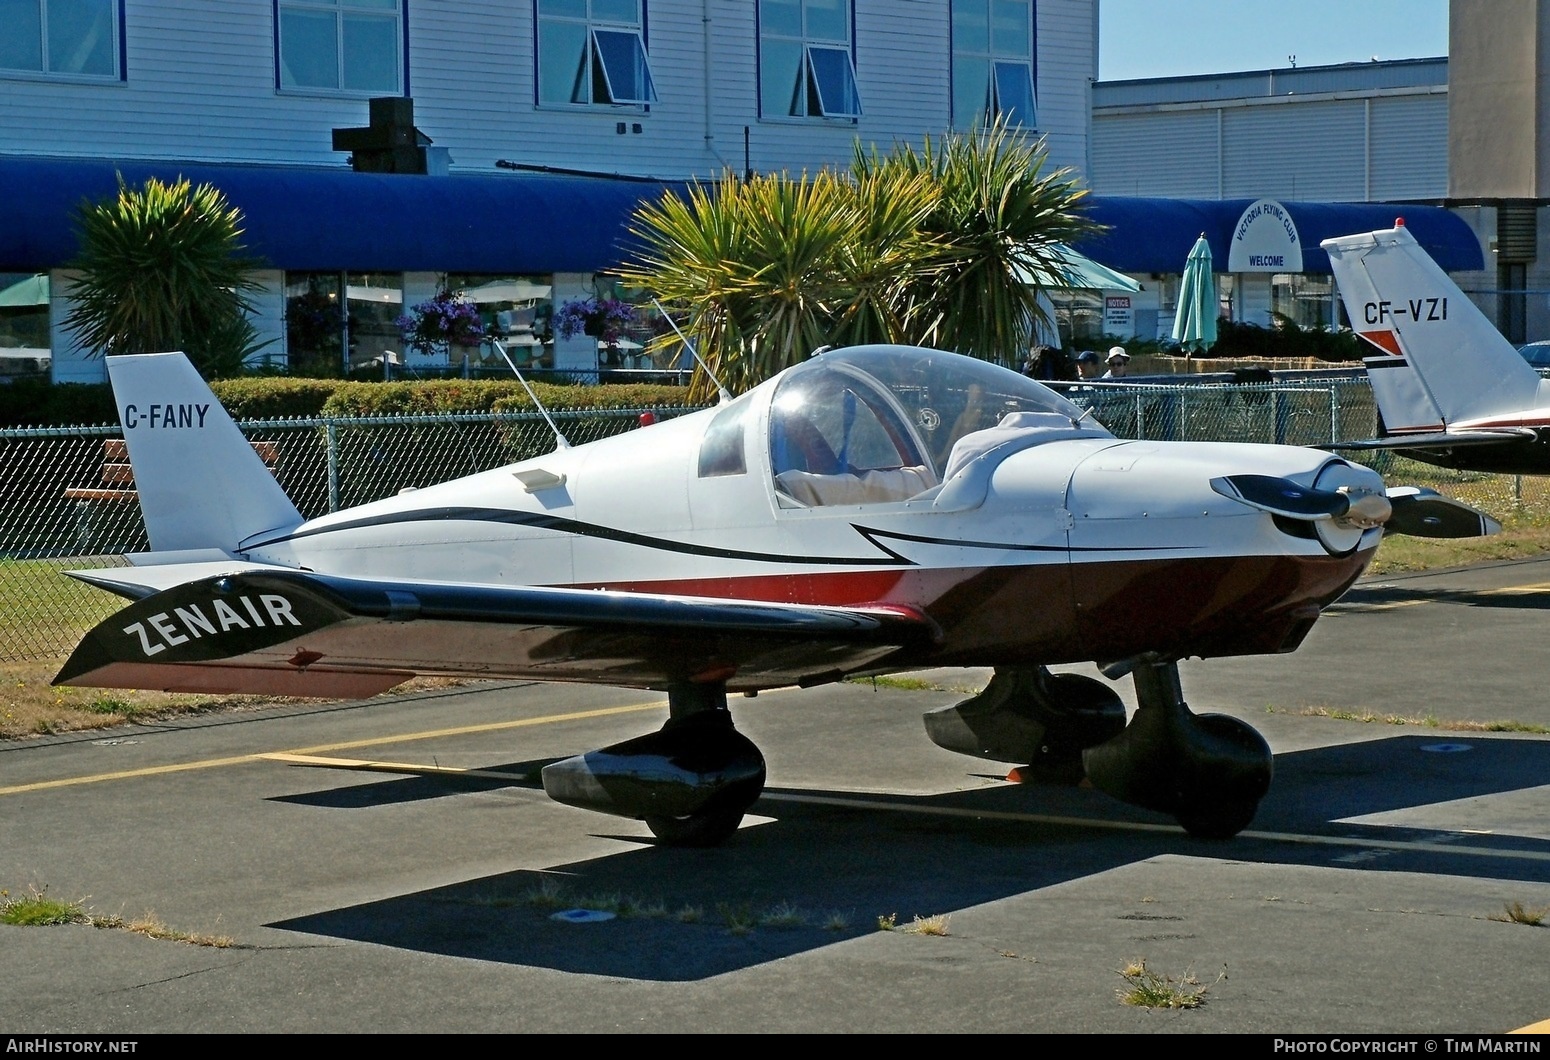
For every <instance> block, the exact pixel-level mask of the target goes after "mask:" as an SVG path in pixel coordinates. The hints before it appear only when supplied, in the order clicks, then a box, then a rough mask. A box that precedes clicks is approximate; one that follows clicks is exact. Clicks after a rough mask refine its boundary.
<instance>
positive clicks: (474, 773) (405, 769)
mask: <svg viewBox="0 0 1550 1060" xmlns="http://www.w3.org/2000/svg"><path fill="white" fill-rule="evenodd" d="M257 757H259V758H262V759H264V760H265V761H269V762H284V763H286V764H287V765H293V766H316V767H318V768H322V769H354V770H359V771H361V772H365V773H407V774H409V775H411V776H422V775H423V776H431V777H436V776H456V777H482V778H484V779H487V780H531V779H532V774H529V773H502V772H500V771H499V770H495V769H465V768H461V767H458V766H422V765H416V764H415V763H413V762H364V761H362V760H360V759H358V758H325V757H323V756H321V755H298V754H290V753H287V752H283V751H282V752H277V753H275V754H265V755H258V756H257Z"/></svg>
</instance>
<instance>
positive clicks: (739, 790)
mask: <svg viewBox="0 0 1550 1060" xmlns="http://www.w3.org/2000/svg"><path fill="white" fill-rule="evenodd" d="M667 702H668V711H669V714H668V719H667V724H665V725H663V726H662V728H660V729H658V730H657V731H656V732H653V733H648V734H647V735H645V736H638V737H636V738H635V739H633V740H626V741H624V742H623V743H617V744H613V745H612V746H609V747H601V748H599V749H597V750H595V751H588V752H587V753H586V754H583V755H576V756H575V757H573V758H567V759H564V760H562V761H559V762H552V763H550V764H549V765H547V766H544V768H543V770H542V777H543V782H544V791H546V792H547V793H548V795H549V797H550V798H551V799H554V800H555V801H556V802H562V803H564V804H565V805H567V806H578V807H580V808H582V809H585V810H596V811H598V812H600V813H611V814H614V815H616V816H619V817H630V818H634V819H635V820H640V821H645V822H646V826H647V827H648V828H650V829H651V831H652V833H653V834H654V835H656V837H657V838H658V839H661V840H662V841H663V842H664V843H667V844H670V845H672V846H692V847H708V846H715V845H717V844H719V843H722V842H724V841H725V840H726V839H728V838H729V837H730V836H731V835H732V833H733V832H735V831H737V826H738V825H739V824H741V823H742V820H743V814H744V813H745V812H747V810H748V808H749V807H750V806H752V805H753V804H754V803H755V802H756V801H758V798H759V794H760V793H761V792H762V791H763V790H764V756H763V755H762V754H760V753H759V749H758V748H757V747H755V746H754V745H753V742H752V741H751V740H749V739H748V738H747V737H746V736H744V735H742V734H741V733H739V732H738V731H737V730H736V729H734V728H733V727H732V714H731V712H730V711H728V710H727V688H726V685H725V684H723V683H715V684H690V683H689V682H684V683H682V684H681V685H677V686H674V687H673V688H671V689H670V690H669V691H668V699H667Z"/></svg>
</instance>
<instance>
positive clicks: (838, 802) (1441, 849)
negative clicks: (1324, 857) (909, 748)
mask: <svg viewBox="0 0 1550 1060" xmlns="http://www.w3.org/2000/svg"><path fill="white" fill-rule="evenodd" d="M760 799H761V800H762V799H769V800H771V801H772V802H802V803H810V804H813V805H819V806H839V807H843V808H854V809H864V810H889V811H892V812H894V813H913V814H922V815H925V816H932V817H974V818H980V819H983V820H991V821H1023V822H1027V823H1032V824H1055V825H1067V826H1071V827H1077V828H1106V829H1111V830H1113V831H1126V832H1160V833H1168V834H1172V835H1177V834H1179V833H1181V832H1182V831H1183V829H1182V828H1181V827H1179V826H1178V825H1175V824H1153V823H1150V822H1146V821H1103V820H1097V819H1091V818H1086V817H1056V816H1051V815H1047V814H1039V813H1017V812H1013V811H1009V810H964V809H959V808H957V807H952V806H920V805H916V804H913V803H900V802H884V801H879V800H876V799H851V798H845V797H843V796H841V797H835V796H832V795H790V794H785V793H776V794H771V793H770V792H765V793H764V794H763V795H761V796H760ZM1238 837H1239V838H1243V839H1264V840H1268V841H1270V842H1274V843H1292V844H1297V845H1302V846H1328V847H1355V848H1358V849H1362V850H1392V851H1399V852H1404V853H1419V854H1471V855H1474V856H1477V857H1484V858H1508V859H1512V860H1517V861H1550V851H1541V850H1495V849H1492V848H1490V847H1472V846H1461V845H1459V844H1457V843H1425V842H1408V841H1405V840H1397V839H1356V838H1351V837H1347V836H1321V835H1302V834H1300V833H1297V832H1253V831H1243V832H1239V833H1238Z"/></svg>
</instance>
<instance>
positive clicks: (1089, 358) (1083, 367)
mask: <svg viewBox="0 0 1550 1060" xmlns="http://www.w3.org/2000/svg"><path fill="white" fill-rule="evenodd" d="M1076 377H1077V378H1078V379H1096V378H1098V353H1097V351H1096V350H1083V351H1082V352H1081V353H1079V354H1077V355H1076Z"/></svg>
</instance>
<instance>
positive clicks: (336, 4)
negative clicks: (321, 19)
mask: <svg viewBox="0 0 1550 1060" xmlns="http://www.w3.org/2000/svg"><path fill="white" fill-rule="evenodd" d="M286 12H294V13H303V14H313V15H323V14H331V15H333V16H334V47H335V53H334V81H335V83H334V84H333V85H304V84H287V83H286V76H285V69H286V67H285V45H286V41H285V17H284V16H285V14H286ZM363 17H364V18H367V19H370V20H372V21H385V20H386V19H388V18H392V20H393V48H394V56H393V59H394V75H395V76H394V81H395V83H394V84H393V85H390V86H389V85H382V86H373V87H368V88H349V87H346V86H345V83H344V82H345V71H346V58H347V56H346V49H347V46H348V41H347V36H348V35H347V32H346V29H347V25H348V23H349V22H350V20H352V19H360V18H363ZM274 18H275V57H274V60H275V87H276V89H277V90H279V91H280V92H285V93H295V94H299V95H309V96H315V95H325V96H350V97H358V98H367V97H371V96H401V95H406V94H407V93H408V81H409V79H408V69H407V68H408V59H407V41H406V36H405V26H406V21H405V18H404V0H393V6H392V7H391V8H388V7H383V6H382V5H381V4H375V3H371V2H370V0H275V3H274Z"/></svg>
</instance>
